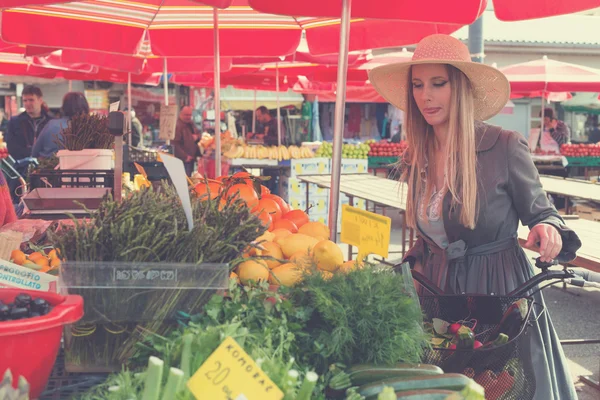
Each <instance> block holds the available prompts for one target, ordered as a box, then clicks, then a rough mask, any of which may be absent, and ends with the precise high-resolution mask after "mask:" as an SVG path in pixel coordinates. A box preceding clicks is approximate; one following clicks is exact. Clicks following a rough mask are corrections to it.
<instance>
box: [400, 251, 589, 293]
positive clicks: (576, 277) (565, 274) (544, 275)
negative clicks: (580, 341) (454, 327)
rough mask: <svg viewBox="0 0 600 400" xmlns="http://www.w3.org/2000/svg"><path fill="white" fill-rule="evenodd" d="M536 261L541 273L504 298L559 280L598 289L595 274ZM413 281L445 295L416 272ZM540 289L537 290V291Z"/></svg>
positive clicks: (413, 271) (413, 274)
mask: <svg viewBox="0 0 600 400" xmlns="http://www.w3.org/2000/svg"><path fill="white" fill-rule="evenodd" d="M535 260H536V267H538V268H541V269H542V272H540V273H539V274H537V275H534V276H532V277H531V278H530V279H528V280H527V281H525V282H524V283H523V284H521V285H520V286H519V287H517V288H516V289H515V290H513V291H511V292H510V293H507V294H506V296H509V297H523V296H525V295H526V294H527V293H528V292H530V291H532V290H534V289H535V288H536V287H537V286H538V285H540V284H541V283H543V282H545V281H550V280H560V281H564V282H567V283H569V284H571V285H574V286H579V287H584V286H591V287H600V284H599V283H600V274H598V273H597V272H591V271H573V270H572V269H567V268H566V267H564V268H563V269H562V270H560V271H556V270H549V267H550V266H553V265H557V264H558V261H556V260H555V261H553V262H552V263H544V262H542V261H540V259H539V257H538V258H537V259H535ZM411 271H412V276H413V279H414V280H416V281H417V282H418V283H419V284H421V286H423V287H424V288H425V289H426V290H427V291H429V292H431V293H432V294H433V295H436V296H439V295H443V294H445V293H444V291H443V290H442V289H441V288H439V287H438V286H437V285H436V284H435V283H433V282H432V281H431V280H429V279H428V278H427V277H425V276H424V275H423V274H421V273H420V272H418V271H415V270H411ZM539 290H541V289H538V290H537V291H539ZM537 291H534V292H533V293H536V292H537ZM462 294H465V293H462Z"/></svg>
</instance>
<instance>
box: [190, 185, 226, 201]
mask: <svg viewBox="0 0 600 400" xmlns="http://www.w3.org/2000/svg"><path fill="white" fill-rule="evenodd" d="M220 191H221V184H219V183H216V182H208V183H205V182H200V183H199V184H197V185H196V186H195V187H194V192H196V197H198V198H199V199H202V200H207V199H208V198H209V192H210V199H211V200H213V199H215V198H216V197H217V196H218V195H219V192H220Z"/></svg>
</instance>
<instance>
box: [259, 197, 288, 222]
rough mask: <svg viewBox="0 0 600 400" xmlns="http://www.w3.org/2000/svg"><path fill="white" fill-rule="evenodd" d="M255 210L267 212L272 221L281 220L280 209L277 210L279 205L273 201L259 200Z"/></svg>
mask: <svg viewBox="0 0 600 400" xmlns="http://www.w3.org/2000/svg"><path fill="white" fill-rule="evenodd" d="M256 210H258V211H263V210H264V211H266V212H268V213H269V215H270V216H271V219H272V220H273V221H278V220H279V219H281V214H282V213H281V208H279V205H278V204H277V202H275V200H273V199H264V198H263V199H260V200H259V201H258V206H256Z"/></svg>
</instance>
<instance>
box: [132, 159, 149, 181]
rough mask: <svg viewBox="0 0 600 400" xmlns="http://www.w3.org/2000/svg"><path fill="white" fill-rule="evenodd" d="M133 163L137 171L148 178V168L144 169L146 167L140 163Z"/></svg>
mask: <svg viewBox="0 0 600 400" xmlns="http://www.w3.org/2000/svg"><path fill="white" fill-rule="evenodd" d="M133 165H134V166H135V169H137V172H138V173H139V174H141V175H142V176H143V177H144V178H146V179H148V174H147V173H146V170H145V169H144V167H142V166H141V165H140V164H138V163H136V162H134V163H133Z"/></svg>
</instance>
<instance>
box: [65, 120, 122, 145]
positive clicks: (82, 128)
mask: <svg viewBox="0 0 600 400" xmlns="http://www.w3.org/2000/svg"><path fill="white" fill-rule="evenodd" d="M114 141H115V137H114V136H113V135H111V134H110V133H109V132H108V118H107V117H106V116H104V115H98V114H86V113H81V114H78V115H74V116H73V117H71V119H70V120H69V123H68V126H67V127H66V128H65V129H63V130H62V131H61V133H60V135H59V137H58V139H57V144H58V146H59V148H61V149H65V150H73V151H77V150H83V149H112V148H113V144H114Z"/></svg>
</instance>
